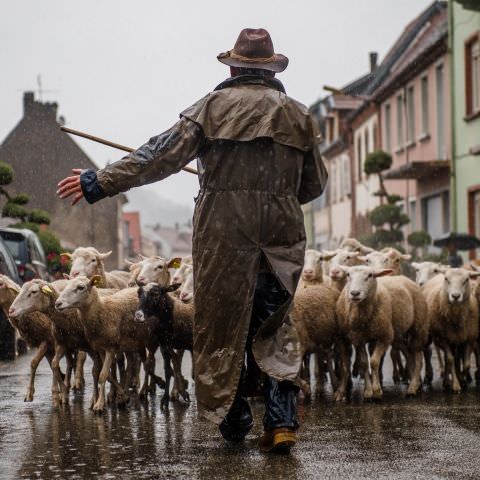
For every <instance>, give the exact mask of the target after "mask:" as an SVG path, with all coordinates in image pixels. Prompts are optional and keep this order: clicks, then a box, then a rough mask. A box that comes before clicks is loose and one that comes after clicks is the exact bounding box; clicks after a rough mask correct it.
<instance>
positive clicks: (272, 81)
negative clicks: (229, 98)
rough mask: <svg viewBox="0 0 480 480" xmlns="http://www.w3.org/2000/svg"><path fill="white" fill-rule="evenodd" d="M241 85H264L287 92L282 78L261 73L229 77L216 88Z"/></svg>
mask: <svg viewBox="0 0 480 480" xmlns="http://www.w3.org/2000/svg"><path fill="white" fill-rule="evenodd" d="M239 85H263V86H264V87H269V88H273V89H275V90H278V91H279V92H282V93H285V87H284V86H283V84H282V82H281V81H280V80H277V79H276V78H274V77H263V76H261V75H238V76H236V77H230V78H227V79H226V80H225V81H223V82H222V83H221V84H220V85H218V86H217V87H216V88H215V91H217V90H223V89H224V88H230V87H237V86H239Z"/></svg>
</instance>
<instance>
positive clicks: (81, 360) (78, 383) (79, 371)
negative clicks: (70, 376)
mask: <svg viewBox="0 0 480 480" xmlns="http://www.w3.org/2000/svg"><path fill="white" fill-rule="evenodd" d="M86 359H87V353H86V352H84V351H82V350H77V358H76V359H75V377H74V380H73V391H74V392H81V391H83V389H84V388H85V377H84V375H83V367H84V365H85V361H86Z"/></svg>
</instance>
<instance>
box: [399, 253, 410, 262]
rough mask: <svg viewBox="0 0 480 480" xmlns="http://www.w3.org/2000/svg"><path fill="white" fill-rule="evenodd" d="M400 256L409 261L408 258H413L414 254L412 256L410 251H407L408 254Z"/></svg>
mask: <svg viewBox="0 0 480 480" xmlns="http://www.w3.org/2000/svg"><path fill="white" fill-rule="evenodd" d="M400 258H401V259H402V260H406V261H408V260H411V259H412V256H411V255H410V254H409V253H406V254H404V255H402V256H401V257H400Z"/></svg>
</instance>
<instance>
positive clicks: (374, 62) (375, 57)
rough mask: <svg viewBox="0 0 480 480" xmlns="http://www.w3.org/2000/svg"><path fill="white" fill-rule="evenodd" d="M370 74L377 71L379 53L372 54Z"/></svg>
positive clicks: (370, 54)
mask: <svg viewBox="0 0 480 480" xmlns="http://www.w3.org/2000/svg"><path fill="white" fill-rule="evenodd" d="M369 56H370V72H373V71H375V70H376V69H377V67H378V65H377V60H378V53H377V52H370V53H369Z"/></svg>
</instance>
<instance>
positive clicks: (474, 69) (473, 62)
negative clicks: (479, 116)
mask: <svg viewBox="0 0 480 480" xmlns="http://www.w3.org/2000/svg"><path fill="white" fill-rule="evenodd" d="M465 81H466V102H467V105H466V107H467V108H466V110H467V112H466V113H467V116H468V115H473V114H475V113H478V112H480V34H478V33H477V34H476V35H475V36H474V37H473V38H471V39H470V40H469V41H468V42H467V43H466V44H465Z"/></svg>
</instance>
